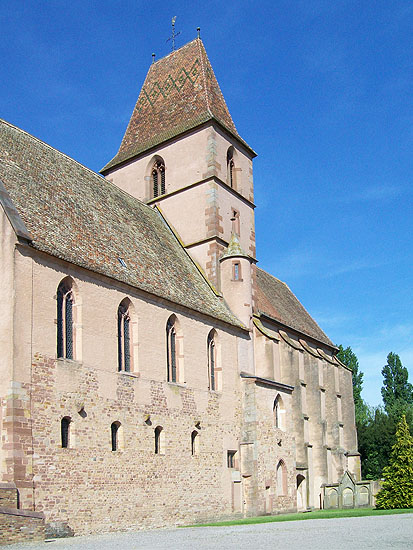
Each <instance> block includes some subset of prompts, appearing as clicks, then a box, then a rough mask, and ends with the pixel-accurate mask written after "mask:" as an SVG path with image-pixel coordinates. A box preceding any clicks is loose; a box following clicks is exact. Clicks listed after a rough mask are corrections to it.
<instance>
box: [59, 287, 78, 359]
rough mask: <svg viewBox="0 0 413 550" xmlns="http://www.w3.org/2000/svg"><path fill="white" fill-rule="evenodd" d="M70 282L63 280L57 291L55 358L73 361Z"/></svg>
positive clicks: (71, 292)
mask: <svg viewBox="0 0 413 550" xmlns="http://www.w3.org/2000/svg"><path fill="white" fill-rule="evenodd" d="M73 306H74V296H73V288H72V280H71V279H70V278H67V279H64V280H63V281H62V282H61V283H60V285H59V286H58V289H57V357H59V358H65V359H73Z"/></svg>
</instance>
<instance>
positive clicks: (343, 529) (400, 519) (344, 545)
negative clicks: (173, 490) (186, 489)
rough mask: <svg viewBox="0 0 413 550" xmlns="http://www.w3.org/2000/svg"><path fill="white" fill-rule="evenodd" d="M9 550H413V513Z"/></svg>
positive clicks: (132, 535) (144, 533) (56, 542)
mask: <svg viewBox="0 0 413 550" xmlns="http://www.w3.org/2000/svg"><path fill="white" fill-rule="evenodd" d="M7 548H8V550H46V549H47V550H70V549H76V550H113V549H114V548H116V549H117V550H178V549H179V550H189V549H191V550H193V549H194V548H196V550H215V549H222V548H224V549H225V550H231V549H234V550H235V549H237V550H243V549H246V550H250V549H251V548H257V549H258V548H259V549H260V550H267V549H268V550H270V549H271V550H274V548H277V549H278V550H284V549H286V550H303V549H305V548H317V550H331V549H334V550H348V549H349V548H363V550H366V549H369V548H374V550H387V549H390V548H391V549H392V550H394V549H396V550H397V549H398V548H403V549H408V550H412V549H413V514H403V515H390V516H368V517H359V518H337V519H318V520H317V519H316V520H307V521H305V522H303V521H291V522H282V523H264V524H256V525H236V526H231V527H191V528H188V529H165V530H154V531H139V532H130V533H113V534H107V535H95V536H89V537H75V538H71V539H60V540H54V541H53V542H52V541H50V542H44V543H26V544H21V543H20V544H13V545H10V546H8V547H7Z"/></svg>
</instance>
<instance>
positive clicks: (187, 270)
mask: <svg viewBox="0 0 413 550" xmlns="http://www.w3.org/2000/svg"><path fill="white" fill-rule="evenodd" d="M0 180H1V181H2V182H3V184H4V187H5V189H6V191H7V193H8V194H9V196H10V198H11V200H12V202H13V204H14V206H15V208H16V209H17V212H18V214H19V215H20V217H21V219H22V220H23V222H24V224H25V225H26V227H27V230H28V231H29V232H30V233H31V235H32V237H33V241H32V245H33V246H34V247H35V248H36V249H38V250H41V251H43V252H46V253H48V254H51V255H53V256H56V257H58V258H62V259H64V260H67V261H68V262H71V263H73V264H76V265H78V266H81V267H84V268H86V269H90V270H92V271H95V272H97V273H101V274H103V275H107V276H108V277H112V278H114V279H117V280H118V281H122V282H124V283H127V284H129V285H131V286H133V287H136V288H139V289H142V290H144V291H148V292H150V293H152V294H155V295H157V296H160V297H162V298H165V299H167V300H170V301H172V302H175V303H177V304H181V305H183V306H186V307H189V308H191V309H192V310H196V311H199V312H201V313H204V314H206V315H209V316H213V317H216V318H218V319H220V320H222V321H225V322H227V323H231V324H233V325H237V326H241V325H240V322H239V321H238V320H237V319H236V318H235V317H234V316H233V315H232V313H231V312H230V311H229V310H228V308H227V307H226V306H225V303H224V302H223V300H221V299H220V298H219V297H218V296H216V295H215V294H214V292H213V291H212V290H211V288H210V286H209V284H208V283H207V281H206V280H205V279H204V277H203V276H202V275H201V273H200V272H199V271H198V269H197V267H196V266H195V264H194V263H193V261H192V260H191V259H190V257H189V255H188V253H187V252H186V251H185V250H184V249H183V248H182V246H181V245H180V244H179V242H178V240H177V238H176V237H175V235H174V234H173V233H172V231H171V230H170V229H169V227H168V226H167V225H166V223H165V222H164V220H163V218H162V217H161V216H160V214H159V213H158V212H157V211H156V210H154V209H153V208H151V207H149V206H147V205H145V204H143V203H142V202H140V201H139V200H138V199H135V198H133V197H131V196H130V195H128V194H127V193H125V192H123V191H122V190H120V189H119V188H118V187H116V186H115V185H113V184H112V183H110V182H109V181H107V180H105V179H104V178H102V177H101V176H99V175H98V174H95V173H94V172H92V171H91V170H89V169H88V168H85V167H84V166H82V165H81V164H79V163H78V162H76V161H74V160H73V159H71V158H69V157H67V156H66V155H64V154H63V153H60V152H59V151H57V150H56V149H53V148H52V147H50V146H49V145H47V144H45V143H43V142H42V141H40V140H38V139H36V138H34V137H33V136H31V135H29V134H27V133H26V132H24V131H23V130H20V129H18V128H16V127H15V126H12V125H11V124H9V123H7V122H5V121H2V120H0ZM119 258H121V259H122V260H123V262H124V263H125V264H126V267H123V266H122V265H121V263H120V261H119Z"/></svg>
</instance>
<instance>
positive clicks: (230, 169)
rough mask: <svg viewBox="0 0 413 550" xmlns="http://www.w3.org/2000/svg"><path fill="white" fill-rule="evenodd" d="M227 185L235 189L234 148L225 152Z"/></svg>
mask: <svg viewBox="0 0 413 550" xmlns="http://www.w3.org/2000/svg"><path fill="white" fill-rule="evenodd" d="M227 183H228V185H229V186H230V187H233V188H234V187H235V163H234V148H233V147H232V146H231V147H229V149H228V151H227Z"/></svg>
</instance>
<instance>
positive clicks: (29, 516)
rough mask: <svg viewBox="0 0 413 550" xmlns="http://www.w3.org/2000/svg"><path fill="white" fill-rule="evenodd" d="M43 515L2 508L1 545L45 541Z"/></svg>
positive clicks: (0, 519)
mask: <svg viewBox="0 0 413 550" xmlns="http://www.w3.org/2000/svg"><path fill="white" fill-rule="evenodd" d="M44 538H45V528H44V519H43V514H39V513H36V512H27V511H23V510H13V509H9V508H2V507H0V544H1V545H2V544H12V543H16V542H29V541H35V540H43V539H44Z"/></svg>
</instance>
